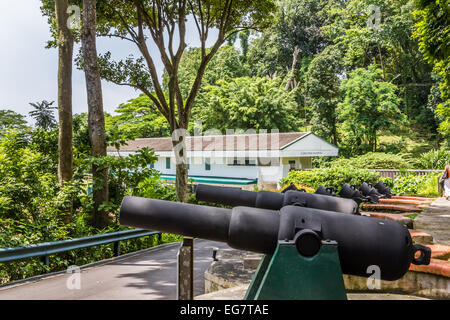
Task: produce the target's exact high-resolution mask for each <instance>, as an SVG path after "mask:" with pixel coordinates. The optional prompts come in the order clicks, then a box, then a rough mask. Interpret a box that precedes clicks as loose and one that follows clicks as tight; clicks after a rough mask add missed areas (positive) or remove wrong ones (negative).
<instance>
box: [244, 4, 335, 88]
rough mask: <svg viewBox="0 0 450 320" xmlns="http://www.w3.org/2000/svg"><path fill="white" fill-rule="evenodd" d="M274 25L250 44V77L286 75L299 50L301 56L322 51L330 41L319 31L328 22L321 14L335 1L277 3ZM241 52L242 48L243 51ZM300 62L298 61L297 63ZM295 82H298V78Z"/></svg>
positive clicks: (326, 14)
mask: <svg viewBox="0 0 450 320" xmlns="http://www.w3.org/2000/svg"><path fill="white" fill-rule="evenodd" d="M277 2H278V4H279V6H278V8H277V11H276V14H275V23H274V25H273V26H272V27H271V28H269V29H267V30H265V31H264V32H263V33H262V34H261V36H260V37H257V38H255V39H254V40H253V41H251V48H250V50H249V52H248V62H249V65H250V67H251V69H252V72H253V75H258V76H260V77H265V76H267V75H273V74H274V73H275V72H276V73H277V74H278V75H285V74H286V73H288V72H289V71H290V70H291V66H292V61H293V55H292V53H293V52H294V51H295V50H296V48H298V50H300V52H301V57H300V56H299V57H298V58H304V59H307V57H309V56H312V55H315V54H317V53H319V52H321V51H322V50H323V49H324V48H325V47H326V46H327V45H328V44H330V40H329V39H327V37H326V35H325V34H324V33H323V32H322V31H321V27H322V26H324V25H325V24H326V22H327V20H328V19H329V18H328V12H326V11H324V9H325V8H326V6H327V4H328V3H329V2H331V3H336V2H338V1H336V0H303V1H298V0H279V1H277ZM243 49H244V48H243ZM299 62H300V61H299ZM297 80H298V79H297Z"/></svg>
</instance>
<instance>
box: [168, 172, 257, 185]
mask: <svg viewBox="0 0 450 320" xmlns="http://www.w3.org/2000/svg"><path fill="white" fill-rule="evenodd" d="M188 178H189V179H192V180H194V182H196V183H212V184H230V185H251V184H257V183H258V179H243V178H222V177H199V176H189V177H188ZM161 179H163V180H167V181H175V180H176V176H175V175H168V174H163V175H161Z"/></svg>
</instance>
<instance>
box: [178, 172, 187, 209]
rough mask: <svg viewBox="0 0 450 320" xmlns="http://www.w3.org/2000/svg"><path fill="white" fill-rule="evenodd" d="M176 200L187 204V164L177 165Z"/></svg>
mask: <svg viewBox="0 0 450 320" xmlns="http://www.w3.org/2000/svg"><path fill="white" fill-rule="evenodd" d="M176 189H177V200H178V201H179V202H187V200H188V169H187V164H177V180H176Z"/></svg>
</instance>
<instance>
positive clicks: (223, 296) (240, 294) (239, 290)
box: [195, 285, 428, 300]
mask: <svg viewBox="0 0 450 320" xmlns="http://www.w3.org/2000/svg"><path fill="white" fill-rule="evenodd" d="M247 289H248V285H241V286H237V287H233V288H229V289H224V290H220V291H216V292H212V293H209V294H204V295H201V296H197V297H195V300H243V299H244V297H245V293H246V292H247ZM347 299H348V300H428V299H427V298H422V297H416V296H412V295H402V294H390V293H348V294H347Z"/></svg>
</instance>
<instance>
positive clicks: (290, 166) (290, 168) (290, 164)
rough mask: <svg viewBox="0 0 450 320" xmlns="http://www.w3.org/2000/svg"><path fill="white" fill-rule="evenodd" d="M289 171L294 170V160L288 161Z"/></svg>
mask: <svg viewBox="0 0 450 320" xmlns="http://www.w3.org/2000/svg"><path fill="white" fill-rule="evenodd" d="M289 170H296V166H295V160H289Z"/></svg>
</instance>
